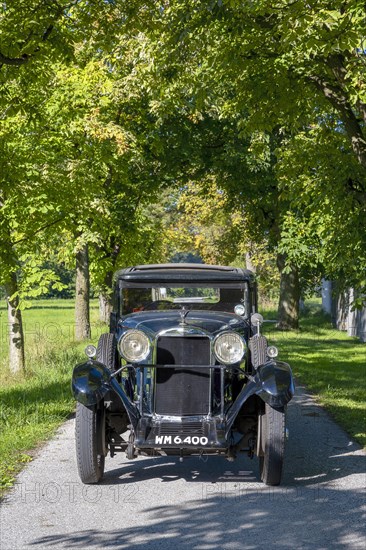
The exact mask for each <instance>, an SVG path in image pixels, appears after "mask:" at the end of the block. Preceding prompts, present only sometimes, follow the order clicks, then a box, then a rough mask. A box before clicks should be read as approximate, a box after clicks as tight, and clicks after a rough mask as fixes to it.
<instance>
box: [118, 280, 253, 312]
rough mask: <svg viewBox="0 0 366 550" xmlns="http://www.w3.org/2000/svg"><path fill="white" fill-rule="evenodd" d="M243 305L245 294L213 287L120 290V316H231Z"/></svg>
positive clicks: (243, 291)
mask: <svg viewBox="0 0 366 550" xmlns="http://www.w3.org/2000/svg"><path fill="white" fill-rule="evenodd" d="M240 303H242V304H245V290H243V289H240V288H213V287H193V286H184V287H149V288H146V287H145V288H123V289H122V315H128V314H129V313H137V312H139V311H161V310H173V309H182V307H183V306H184V307H185V308H186V309H196V310H207V309H209V310H214V311H215V310H216V311H228V312H231V313H233V311H234V307H235V306H236V305H237V304H240Z"/></svg>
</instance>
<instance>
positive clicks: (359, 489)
mask: <svg viewBox="0 0 366 550" xmlns="http://www.w3.org/2000/svg"><path fill="white" fill-rule="evenodd" d="M288 412H289V414H288V427H289V431H290V438H289V441H288V444H287V450H286V464H285V472H284V479H283V484H282V485H281V486H280V487H267V486H265V485H263V484H262V483H260V482H259V481H258V465H257V461H256V459H254V460H250V459H249V458H247V457H245V456H243V457H240V458H239V459H237V460H236V461H235V462H228V461H227V460H226V459H224V458H216V457H208V458H207V457H201V458H187V459H185V460H184V462H183V463H180V462H179V461H178V459H176V458H173V459H172V458H167V457H165V458H144V457H143V458H138V459H136V460H133V461H128V460H127V459H126V458H125V457H124V456H123V455H122V454H121V455H116V456H115V457H114V458H113V459H111V458H108V459H107V461H106V474H105V478H104V481H103V483H102V484H101V485H99V486H84V485H82V484H81V483H80V482H79V479H78V475H77V470H76V463H75V456H74V455H75V453H74V433H73V430H74V421H73V420H69V421H67V422H66V423H65V424H64V425H63V426H62V428H61V429H60V430H59V432H58V434H57V436H56V438H55V439H53V440H52V441H50V442H49V443H48V444H47V445H45V446H44V447H43V449H42V450H41V451H40V452H39V454H38V456H37V458H35V459H34V461H33V462H31V463H30V464H29V465H28V466H27V468H26V469H25V470H24V471H23V472H22V473H21V474H20V476H19V477H18V482H17V484H16V486H15V488H14V489H13V490H12V491H11V492H10V493H9V494H8V496H7V497H6V499H5V501H4V502H3V503H2V505H1V508H0V529H1V536H0V549H1V550H23V549H34V550H38V549H39V550H41V549H45V548H54V549H64V550H66V549H68V550H69V549H81V548H82V549H88V550H99V549H102V548H103V549H106V548H107V549H113V550H114V549H117V550H119V549H124V548H126V549H127V548H128V549H129V550H141V549H144V548H149V550H155V549H159V550H168V549H169V550H172V549H173V550H174V549H175V548H179V549H180V548H194V549H200V550H211V549H214V548H219V549H224V550H226V549H228V550H229V549H233V550H234V549H235V550H243V549H248V550H254V549H258V550H259V549H260V550H262V549H264V548H266V549H271V548H281V549H291V550H293V549H304V550H305V549H309V550H310V549H311V550H314V549H317V550H322V549H324V550H329V549H333V548H349V549H352V550H356V549H358V548H359V549H362V550H364V549H365V548H366V537H365V525H366V522H365V517H364V516H363V514H364V512H365V488H366V478H365V471H366V455H365V453H364V452H363V451H362V450H361V449H360V448H359V446H358V445H357V444H355V443H354V442H352V441H350V439H349V437H348V436H347V435H346V434H345V433H344V432H343V430H342V429H341V428H339V427H338V426H337V425H336V424H335V423H334V422H333V421H332V420H331V419H330V417H329V416H328V415H327V414H326V413H325V412H324V411H323V410H322V409H321V408H320V407H318V406H316V405H315V403H314V401H313V399H312V398H311V396H310V395H308V394H307V393H306V391H304V389H303V388H299V387H298V388H297V394H296V397H295V398H294V400H293V401H292V402H291V404H290V406H289V409H288Z"/></svg>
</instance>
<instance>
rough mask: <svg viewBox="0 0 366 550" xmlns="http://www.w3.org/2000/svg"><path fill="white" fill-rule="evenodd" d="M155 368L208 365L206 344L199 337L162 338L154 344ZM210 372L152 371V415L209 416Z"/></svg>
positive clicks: (167, 369)
mask: <svg viewBox="0 0 366 550" xmlns="http://www.w3.org/2000/svg"><path fill="white" fill-rule="evenodd" d="M157 364H158V365H209V364H210V340H209V339H208V338H206V337H200V336H188V335H187V336H162V337H160V338H159V339H158V343H157ZM209 402H210V370H209V369H207V368H206V369H205V368H199V367H197V368H196V369H184V368H164V369H159V367H157V369H156V385H155V412H156V413H157V414H165V415H169V414H171V415H177V416H184V415H200V414H207V413H208V412H209Z"/></svg>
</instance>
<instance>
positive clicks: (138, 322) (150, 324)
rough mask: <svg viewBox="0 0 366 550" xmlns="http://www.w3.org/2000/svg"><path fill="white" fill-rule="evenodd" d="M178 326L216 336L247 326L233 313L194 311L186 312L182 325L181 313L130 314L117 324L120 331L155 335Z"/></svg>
mask: <svg viewBox="0 0 366 550" xmlns="http://www.w3.org/2000/svg"><path fill="white" fill-rule="evenodd" d="M179 326H180V327H182V326H186V327H187V329H188V328H195V329H200V330H203V331H205V332H208V333H210V334H216V333H219V332H221V331H223V330H234V331H237V330H244V328H246V327H247V326H248V324H247V322H246V321H244V320H243V319H242V318H241V317H239V316H238V315H235V314H234V313H226V312H218V311H196V310H190V311H188V312H187V314H186V316H185V319H184V325H183V320H182V315H181V311H156V312H148V313H147V312H146V313H144V312H139V313H131V314H130V315H126V317H124V318H123V319H122V320H121V321H120V322H119V328H120V330H121V331H123V330H126V329H131V328H134V329H140V330H145V331H147V332H150V333H155V334H156V333H158V332H160V331H162V330H168V329H172V328H175V327H179Z"/></svg>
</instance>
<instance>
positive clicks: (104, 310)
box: [99, 271, 113, 324]
mask: <svg viewBox="0 0 366 550" xmlns="http://www.w3.org/2000/svg"><path fill="white" fill-rule="evenodd" d="M112 286H113V271H107V273H106V274H105V277H104V285H103V289H102V290H101V291H100V293H99V319H100V320H101V321H102V322H103V323H107V324H109V321H110V315H111V313H112V309H113V299H112Z"/></svg>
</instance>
